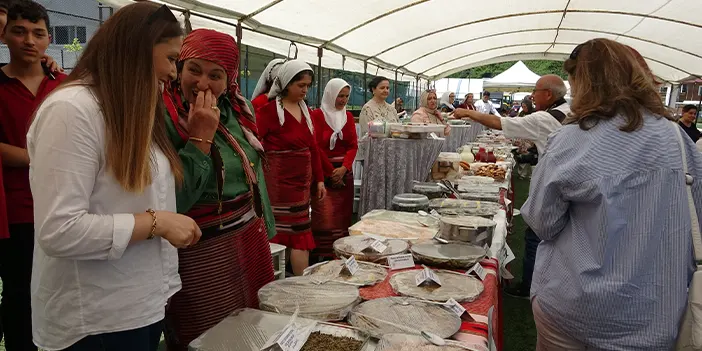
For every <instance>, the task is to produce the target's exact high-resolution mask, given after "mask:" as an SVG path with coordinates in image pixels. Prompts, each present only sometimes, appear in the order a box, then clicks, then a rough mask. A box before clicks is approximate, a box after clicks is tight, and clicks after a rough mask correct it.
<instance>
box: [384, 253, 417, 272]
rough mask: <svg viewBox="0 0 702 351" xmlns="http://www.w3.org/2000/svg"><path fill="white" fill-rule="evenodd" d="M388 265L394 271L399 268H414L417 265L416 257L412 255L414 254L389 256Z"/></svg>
mask: <svg viewBox="0 0 702 351" xmlns="http://www.w3.org/2000/svg"><path fill="white" fill-rule="evenodd" d="M388 266H390V270H393V271H394V270H398V269H405V268H413V267H414V266H415V264H414V257H412V254H401V255H393V256H388Z"/></svg>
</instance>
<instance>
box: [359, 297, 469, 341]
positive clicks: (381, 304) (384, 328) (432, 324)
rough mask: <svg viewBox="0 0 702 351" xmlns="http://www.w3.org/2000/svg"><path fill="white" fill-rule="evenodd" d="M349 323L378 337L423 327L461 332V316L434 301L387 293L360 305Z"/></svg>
mask: <svg viewBox="0 0 702 351" xmlns="http://www.w3.org/2000/svg"><path fill="white" fill-rule="evenodd" d="M349 323H351V325H353V326H354V327H356V328H358V329H360V330H362V331H365V332H367V333H368V334H370V335H371V336H373V337H377V338H380V337H382V336H383V335H385V334H391V333H406V334H419V333H420V332H422V331H427V332H431V333H434V334H436V335H438V336H439V337H442V338H448V337H450V336H451V335H453V334H456V332H458V330H459V328H460V327H461V318H460V317H458V316H457V315H456V314H455V313H453V312H451V311H449V310H448V309H445V308H444V307H442V306H440V305H437V304H434V303H430V302H426V301H420V300H417V299H412V298H406V297H386V298H382V299H375V300H371V301H367V302H364V303H362V304H360V305H358V306H356V307H355V308H354V309H353V311H352V312H351V313H350V314H349Z"/></svg>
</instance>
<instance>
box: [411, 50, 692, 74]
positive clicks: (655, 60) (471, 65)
mask: <svg viewBox="0 0 702 351" xmlns="http://www.w3.org/2000/svg"><path fill="white" fill-rule="evenodd" d="M560 44H561V45H577V44H566V43H560ZM522 45H523V46H530V45H544V44H536V43H535V44H522ZM514 46H520V45H514ZM496 49H500V48H496ZM493 50H495V49H493ZM487 51H490V50H487ZM519 55H524V56H526V55H542V56H544V57H546V55H547V54H546V53H545V52H526V53H514V54H506V55H501V56H497V57H493V59H494V58H499V57H508V56H509V57H516V56H519ZM548 55H558V56H561V57H564V58H565V57H567V56H568V55H569V53H549V54H548ZM468 56H470V55H466V56H464V57H459V58H456V59H455V60H452V61H456V60H460V59H462V58H465V57H468ZM642 57H643V58H644V59H646V60H650V61H652V62H655V63H658V64H660V65H663V66H666V67H668V68H672V69H674V70H676V71H678V72H682V73H684V74H686V75H688V76H692V77H697V78H702V76H701V75H698V74H694V73H690V72H688V71H686V70H684V69H681V68H679V67H675V66H672V65H670V64H668V63H665V62H663V61H660V60H657V59H654V58H650V57H648V56H643V55H642ZM483 61H487V60H483ZM483 61H477V62H473V63H470V64H467V65H464V66H460V67H456V68H452V69H450V70H446V71H444V72H441V73H438V74H436V75H433V76H431V79H434V80H436V79H440V78H444V77H445V76H446V75H451V74H453V73H455V72H460V71H462V70H464V69H466V68H468V67H476V66H473V64H474V63H480V62H483ZM449 62H451V61H447V62H445V63H444V64H447V63H449ZM436 67H440V66H436ZM436 67H433V68H436ZM433 68H432V69H433ZM425 72H426V71H425ZM448 72H452V73H448ZM447 73H448V74H447ZM663 80H665V81H667V82H669V80H667V79H663Z"/></svg>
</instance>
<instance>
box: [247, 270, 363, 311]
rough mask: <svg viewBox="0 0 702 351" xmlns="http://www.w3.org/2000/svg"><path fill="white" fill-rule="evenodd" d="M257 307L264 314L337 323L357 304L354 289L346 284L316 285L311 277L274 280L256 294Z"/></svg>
mask: <svg viewBox="0 0 702 351" xmlns="http://www.w3.org/2000/svg"><path fill="white" fill-rule="evenodd" d="M258 299H259V307H260V308H261V309H262V310H264V311H270V312H275V313H280V314H289V315H292V314H293V313H295V311H296V310H298V311H299V312H298V313H299V316H300V317H305V318H310V319H316V320H321V321H340V320H343V319H344V318H346V315H347V314H348V312H349V311H351V309H353V307H354V306H356V305H357V304H358V303H359V302H360V301H361V298H360V295H359V292H358V288H357V287H355V286H352V285H349V284H343V283H337V282H327V283H324V284H320V283H319V282H318V281H317V280H315V279H312V278H311V277H294V278H288V279H283V280H275V281H273V282H270V283H268V284H266V285H265V286H264V287H262V288H261V289H260V290H259V291H258Z"/></svg>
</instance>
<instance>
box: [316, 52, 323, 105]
mask: <svg viewBox="0 0 702 351" xmlns="http://www.w3.org/2000/svg"><path fill="white" fill-rule="evenodd" d="M322 56H324V49H322V47H318V48H317V107H321V106H322Z"/></svg>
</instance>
